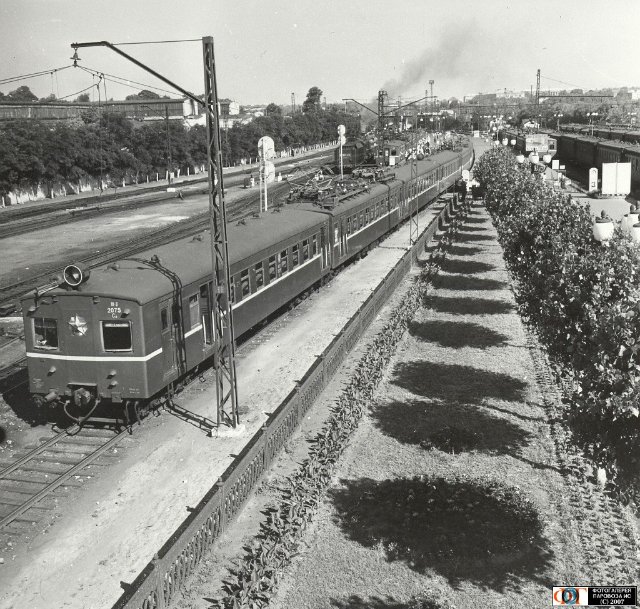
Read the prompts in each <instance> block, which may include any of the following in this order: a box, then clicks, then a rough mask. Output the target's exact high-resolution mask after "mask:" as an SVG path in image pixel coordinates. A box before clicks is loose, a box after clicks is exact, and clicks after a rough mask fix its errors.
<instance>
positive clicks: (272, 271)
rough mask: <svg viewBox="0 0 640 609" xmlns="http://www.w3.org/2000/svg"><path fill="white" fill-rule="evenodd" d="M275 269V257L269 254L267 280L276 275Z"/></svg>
mask: <svg viewBox="0 0 640 609" xmlns="http://www.w3.org/2000/svg"><path fill="white" fill-rule="evenodd" d="M277 269H278V267H277V264H276V257H275V256H269V281H273V280H274V279H275V278H276V277H277V276H278V270H277Z"/></svg>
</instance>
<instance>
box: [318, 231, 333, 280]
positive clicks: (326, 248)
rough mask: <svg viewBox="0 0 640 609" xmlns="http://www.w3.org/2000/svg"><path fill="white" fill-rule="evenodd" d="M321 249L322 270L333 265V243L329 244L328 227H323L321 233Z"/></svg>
mask: <svg viewBox="0 0 640 609" xmlns="http://www.w3.org/2000/svg"><path fill="white" fill-rule="evenodd" d="M320 247H321V249H322V256H321V259H322V270H323V271H324V269H326V268H327V267H328V266H330V264H331V243H330V242H329V235H328V234H327V227H325V226H323V227H322V230H321V231H320Z"/></svg>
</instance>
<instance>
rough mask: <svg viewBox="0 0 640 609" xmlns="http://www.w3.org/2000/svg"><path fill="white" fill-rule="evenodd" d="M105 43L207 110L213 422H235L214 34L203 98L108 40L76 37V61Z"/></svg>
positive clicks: (206, 49) (206, 40)
mask: <svg viewBox="0 0 640 609" xmlns="http://www.w3.org/2000/svg"><path fill="white" fill-rule="evenodd" d="M96 46H104V47H107V48H109V49H111V50H112V51H115V52H116V53H118V54H119V55H121V56H122V57H124V58H126V59H128V60H129V61H131V62H132V63H134V64H136V65H137V66H139V67H140V68H142V69H143V70H146V71H147V72H149V73H150V74H153V75H154V76H155V77H156V78H159V79H160V80H162V81H163V82H165V83H167V84H168V85H170V86H172V87H174V88H175V89H177V90H178V91H180V93H182V94H183V95H185V96H186V97H188V98H189V99H191V100H193V101H195V102H196V103H198V104H201V105H204V110H205V112H206V114H207V156H208V162H209V211H210V216H211V262H212V286H213V294H210V295H209V300H210V301H212V302H213V307H212V309H213V341H214V353H213V363H214V367H215V371H216V411H217V424H218V426H220V424H221V423H222V419H223V418H224V417H226V418H227V420H228V421H229V422H230V423H231V424H232V425H233V426H234V427H235V426H236V424H237V423H238V420H239V418H238V386H237V381H236V361H235V335H234V332H233V311H232V309H231V302H230V300H229V294H230V293H231V289H230V286H231V281H230V279H231V277H230V275H229V253H228V248H227V224H226V212H225V206H224V179H223V175H222V151H221V149H220V120H219V116H218V88H217V85H216V72H215V58H214V55H213V37H211V36H204V37H203V38H202V53H203V60H204V90H205V99H204V102H203V100H202V99H200V98H199V97H196V96H195V95H194V94H193V93H191V92H189V91H187V90H186V89H184V88H182V87H181V86H180V85H178V84H176V83H174V82H172V81H171V80H169V79H168V78H166V77H165V76H163V75H162V74H159V73H158V72H156V71H155V70H153V69H151V68H150V67H149V66H147V65H145V64H143V63H142V62H140V61H138V60H137V59H135V58H134V57H131V55H128V54H127V53H125V52H124V51H121V50H120V49H119V48H117V47H116V46H114V45H113V44H111V43H110V42H107V41H106V40H101V41H99V42H74V43H73V44H72V45H71V48H73V49H74V51H75V54H74V56H73V57H72V59H73V61H74V65H77V62H78V61H79V60H80V58H79V57H78V49H79V48H84V47H96Z"/></svg>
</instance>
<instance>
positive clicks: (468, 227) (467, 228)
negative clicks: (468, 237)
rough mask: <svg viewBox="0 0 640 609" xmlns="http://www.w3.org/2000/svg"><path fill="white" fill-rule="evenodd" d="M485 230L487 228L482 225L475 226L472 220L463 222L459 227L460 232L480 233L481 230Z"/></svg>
mask: <svg viewBox="0 0 640 609" xmlns="http://www.w3.org/2000/svg"><path fill="white" fill-rule="evenodd" d="M474 219H475V218H473V219H472V220H474ZM487 230H489V229H488V228H485V227H484V226H475V225H474V224H473V222H471V223H470V224H463V225H462V226H461V227H460V232H462V233H482V232H486V231H487Z"/></svg>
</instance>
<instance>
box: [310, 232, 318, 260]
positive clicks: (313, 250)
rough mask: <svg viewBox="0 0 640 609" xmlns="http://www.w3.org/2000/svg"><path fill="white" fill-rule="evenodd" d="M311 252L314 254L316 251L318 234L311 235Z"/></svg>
mask: <svg viewBox="0 0 640 609" xmlns="http://www.w3.org/2000/svg"><path fill="white" fill-rule="evenodd" d="M311 245H312V247H311V253H312V255H313V256H315V255H316V254H317V253H318V235H313V237H312V238H311Z"/></svg>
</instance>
